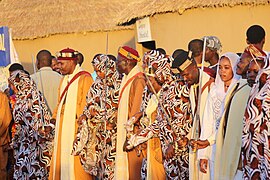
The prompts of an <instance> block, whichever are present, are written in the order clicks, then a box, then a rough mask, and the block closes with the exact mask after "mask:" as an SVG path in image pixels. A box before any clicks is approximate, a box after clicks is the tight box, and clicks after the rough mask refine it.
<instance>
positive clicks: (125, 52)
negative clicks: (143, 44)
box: [118, 46, 141, 62]
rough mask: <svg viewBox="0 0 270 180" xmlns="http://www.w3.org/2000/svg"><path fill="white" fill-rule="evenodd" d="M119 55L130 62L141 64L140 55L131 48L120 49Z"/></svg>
mask: <svg viewBox="0 0 270 180" xmlns="http://www.w3.org/2000/svg"><path fill="white" fill-rule="evenodd" d="M118 55H119V56H121V57H123V58H125V59H126V60H130V61H135V62H139V61H140V60H141V59H140V57H139V53H138V52H137V51H136V50H135V49H133V48H131V47H129V46H123V47H120V48H119V50H118Z"/></svg>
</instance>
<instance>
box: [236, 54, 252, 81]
mask: <svg viewBox="0 0 270 180" xmlns="http://www.w3.org/2000/svg"><path fill="white" fill-rule="evenodd" d="M251 59H252V57H250V56H249V55H248V54H247V53H245V52H244V53H243V54H242V55H241V57H240V59H239V61H238V63H237V67H236V74H238V75H240V76H242V75H245V74H246V73H247V70H248V65H249V62H250V60H251Z"/></svg>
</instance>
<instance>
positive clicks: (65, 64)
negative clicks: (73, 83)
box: [58, 60, 75, 75]
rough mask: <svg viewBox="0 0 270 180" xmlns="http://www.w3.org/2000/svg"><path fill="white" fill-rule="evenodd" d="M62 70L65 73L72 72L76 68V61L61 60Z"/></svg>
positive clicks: (60, 66)
mask: <svg viewBox="0 0 270 180" xmlns="http://www.w3.org/2000/svg"><path fill="white" fill-rule="evenodd" d="M58 63H59V68H60V72H61V74H63V75H67V74H72V73H73V70H74V67H75V65H74V62H73V61H72V60H59V62H58Z"/></svg>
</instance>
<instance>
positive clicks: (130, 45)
mask: <svg viewBox="0 0 270 180" xmlns="http://www.w3.org/2000/svg"><path fill="white" fill-rule="evenodd" d="M120 46H129V47H132V48H133V49H136V42H135V36H133V37H132V38H131V39H130V40H129V41H127V42H126V43H125V44H123V45H120Z"/></svg>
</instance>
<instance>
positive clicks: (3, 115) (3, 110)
mask: <svg viewBox="0 0 270 180" xmlns="http://www.w3.org/2000/svg"><path fill="white" fill-rule="evenodd" d="M11 119H12V116H11V112H10V108H9V102H8V97H7V96H6V94H5V93H2V92H0V179H6V178H7V170H6V166H7V161H8V152H7V151H4V145H7V143H8V142H9V141H10V137H9V133H8V127H9V124H10V122H11Z"/></svg>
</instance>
